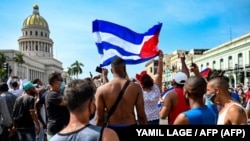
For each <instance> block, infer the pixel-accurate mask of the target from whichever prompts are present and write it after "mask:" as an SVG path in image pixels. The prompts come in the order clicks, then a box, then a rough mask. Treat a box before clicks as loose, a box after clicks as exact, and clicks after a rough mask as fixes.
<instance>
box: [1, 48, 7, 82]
mask: <svg viewBox="0 0 250 141" xmlns="http://www.w3.org/2000/svg"><path fill="white" fill-rule="evenodd" d="M6 61H7V56H5V54H4V52H0V82H1V81H5V79H7V77H8V75H7V74H8V72H7V71H8V70H5V69H4V63H6Z"/></svg>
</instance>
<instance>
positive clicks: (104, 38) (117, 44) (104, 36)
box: [93, 20, 162, 67]
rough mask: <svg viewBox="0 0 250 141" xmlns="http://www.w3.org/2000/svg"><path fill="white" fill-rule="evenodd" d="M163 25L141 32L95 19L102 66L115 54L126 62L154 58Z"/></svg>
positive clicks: (94, 25) (94, 23)
mask: <svg viewBox="0 0 250 141" xmlns="http://www.w3.org/2000/svg"><path fill="white" fill-rule="evenodd" d="M161 27H162V23H159V24H157V25H154V26H153V27H151V28H150V29H149V30H148V31H147V32H146V33H143V34H139V33H136V32H134V31H132V30H130V29H128V28H126V27H123V26H120V25H118V24H114V23H111V22H107V21H102V20H95V21H93V33H94V35H95V38H96V46H97V50H98V53H99V54H100V55H101V64H100V67H104V66H107V65H109V64H110V63H111V62H112V60H113V58H114V57H115V56H119V57H121V58H122V59H124V61H125V63H126V64H138V63H142V62H145V61H148V60H150V59H152V58H154V57H155V56H157V53H158V47H157V44H158V36H159V33H160V30H161Z"/></svg>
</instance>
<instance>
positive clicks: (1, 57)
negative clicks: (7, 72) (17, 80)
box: [0, 52, 7, 68]
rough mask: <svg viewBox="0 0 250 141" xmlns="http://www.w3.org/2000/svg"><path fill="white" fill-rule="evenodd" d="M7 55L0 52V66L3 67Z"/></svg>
mask: <svg viewBox="0 0 250 141" xmlns="http://www.w3.org/2000/svg"><path fill="white" fill-rule="evenodd" d="M6 59H7V57H6V56H5V54H4V52H0V68H3V65H4V63H5V62H6Z"/></svg>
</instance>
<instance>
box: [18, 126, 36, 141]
mask: <svg viewBox="0 0 250 141" xmlns="http://www.w3.org/2000/svg"><path fill="white" fill-rule="evenodd" d="M17 135H18V139H19V141H36V129H35V127H32V128H25V129H17Z"/></svg>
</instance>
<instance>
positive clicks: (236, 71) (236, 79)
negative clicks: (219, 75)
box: [234, 64, 239, 86]
mask: <svg viewBox="0 0 250 141" xmlns="http://www.w3.org/2000/svg"><path fill="white" fill-rule="evenodd" d="M238 69H239V66H238V64H235V67H234V70H235V86H236V84H237V83H238V76H237V75H238Z"/></svg>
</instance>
